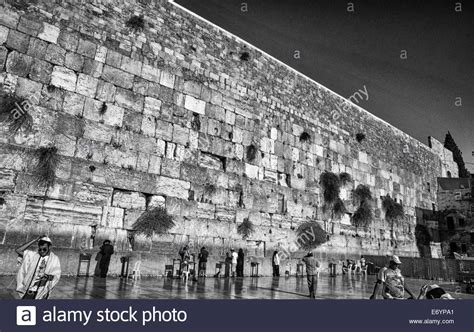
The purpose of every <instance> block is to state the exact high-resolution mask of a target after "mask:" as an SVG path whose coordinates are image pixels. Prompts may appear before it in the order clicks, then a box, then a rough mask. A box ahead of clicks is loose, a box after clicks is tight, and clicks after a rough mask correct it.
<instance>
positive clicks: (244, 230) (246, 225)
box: [237, 218, 254, 240]
mask: <svg viewBox="0 0 474 332" xmlns="http://www.w3.org/2000/svg"><path fill="white" fill-rule="evenodd" d="M253 232H254V226H253V223H252V222H251V221H250V220H249V218H245V219H244V220H243V222H242V223H241V224H240V225H239V226H237V233H238V234H240V235H241V236H242V239H244V240H245V239H248V238H249V236H250V235H252V233H253Z"/></svg>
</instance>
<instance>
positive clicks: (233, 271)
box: [230, 248, 239, 278]
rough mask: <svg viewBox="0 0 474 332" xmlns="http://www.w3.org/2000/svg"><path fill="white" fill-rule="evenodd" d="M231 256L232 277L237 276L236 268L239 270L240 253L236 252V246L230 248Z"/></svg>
mask: <svg viewBox="0 0 474 332" xmlns="http://www.w3.org/2000/svg"><path fill="white" fill-rule="evenodd" d="M230 251H231V253H232V254H231V257H232V278H235V274H236V270H237V259H238V258H239V255H238V254H237V253H236V252H235V250H234V248H232V249H230Z"/></svg>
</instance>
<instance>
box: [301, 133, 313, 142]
mask: <svg viewBox="0 0 474 332" xmlns="http://www.w3.org/2000/svg"><path fill="white" fill-rule="evenodd" d="M310 141H311V135H310V134H308V133H307V132H306V131H304V132H302V133H301V135H300V142H301V143H306V142H310Z"/></svg>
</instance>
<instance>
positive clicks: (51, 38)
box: [38, 22, 60, 44]
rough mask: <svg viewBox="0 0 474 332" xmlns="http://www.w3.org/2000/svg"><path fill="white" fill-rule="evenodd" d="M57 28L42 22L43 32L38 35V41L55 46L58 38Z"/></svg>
mask: <svg viewBox="0 0 474 332" xmlns="http://www.w3.org/2000/svg"><path fill="white" fill-rule="evenodd" d="M59 32H60V30H59V28H58V27H55V26H54V25H51V24H48V23H45V22H43V31H41V33H40V34H39V35H38V38H39V39H42V40H45V41H47V42H50V43H53V44H56V43H57V41H58V37H59Z"/></svg>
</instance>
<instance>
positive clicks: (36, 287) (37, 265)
mask: <svg viewBox="0 0 474 332" xmlns="http://www.w3.org/2000/svg"><path fill="white" fill-rule="evenodd" d="M35 242H37V243H38V251H36V252H35V251H33V250H28V248H29V247H30V246H31V245H32V244H33V243H35ZM51 245H52V241H51V239H50V238H49V237H47V236H46V235H42V236H40V237H39V238H36V239H34V240H32V241H29V242H27V243H25V244H23V245H22V246H20V247H19V248H17V249H16V250H15V251H16V252H17V253H18V255H19V256H20V257H21V258H22V261H21V266H20V269H19V270H18V273H17V288H16V291H17V293H18V295H19V296H20V297H21V298H23V299H30V300H32V299H47V298H49V295H50V293H51V291H52V290H53V288H54V287H55V286H56V284H57V283H58V281H59V278H61V264H60V261H59V258H58V256H56V255H55V254H54V253H53V252H52V251H51Z"/></svg>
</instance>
